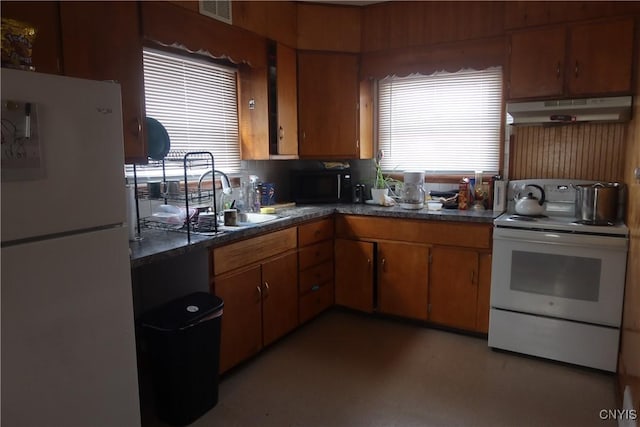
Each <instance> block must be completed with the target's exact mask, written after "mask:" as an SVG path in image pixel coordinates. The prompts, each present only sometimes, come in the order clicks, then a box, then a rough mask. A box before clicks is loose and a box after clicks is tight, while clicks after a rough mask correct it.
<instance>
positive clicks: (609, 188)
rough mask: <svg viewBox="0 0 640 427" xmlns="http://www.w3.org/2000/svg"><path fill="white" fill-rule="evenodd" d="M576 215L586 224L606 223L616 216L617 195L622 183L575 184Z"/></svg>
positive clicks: (612, 220) (613, 219) (613, 220)
mask: <svg viewBox="0 0 640 427" xmlns="http://www.w3.org/2000/svg"><path fill="white" fill-rule="evenodd" d="M573 188H574V189H575V190H576V202H575V209H576V217H577V218H578V220H579V221H584V222H585V223H587V224H594V225H600V224H602V225H608V224H610V223H613V222H615V221H616V219H617V216H618V197H619V194H620V189H621V188H622V184H620V183H618V182H612V183H602V182H596V183H595V184H577V185H574V186H573Z"/></svg>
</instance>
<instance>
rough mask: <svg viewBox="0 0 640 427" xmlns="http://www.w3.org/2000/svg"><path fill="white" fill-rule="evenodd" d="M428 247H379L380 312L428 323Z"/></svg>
mask: <svg viewBox="0 0 640 427" xmlns="http://www.w3.org/2000/svg"><path fill="white" fill-rule="evenodd" d="M428 274H429V247H428V246H423V245H415V244H408V243H395V242H380V243H378V310H379V311H380V312H382V313H387V314H393V315H396V316H402V317H409V318H413V319H421V320H427V281H428V277H429V276H428Z"/></svg>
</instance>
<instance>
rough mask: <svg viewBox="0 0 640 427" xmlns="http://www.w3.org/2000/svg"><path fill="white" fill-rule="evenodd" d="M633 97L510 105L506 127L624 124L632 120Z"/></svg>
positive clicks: (511, 103)
mask: <svg viewBox="0 0 640 427" xmlns="http://www.w3.org/2000/svg"><path fill="white" fill-rule="evenodd" d="M631 104H632V98H631V96H617V97H608V98H585V99H561V100H555V101H532V102H509V103H507V114H508V116H510V117H508V118H507V123H508V124H511V125H549V124H567V123H576V122H601V123H605V122H609V123H612V122H625V121H628V120H629V119H630V118H631Z"/></svg>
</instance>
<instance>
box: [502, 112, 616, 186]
mask: <svg viewBox="0 0 640 427" xmlns="http://www.w3.org/2000/svg"><path fill="white" fill-rule="evenodd" d="M626 128H627V125H626V124H624V123H610V124H576V125H568V126H557V127H544V126H523V127H517V128H515V129H514V132H513V139H512V143H511V147H510V154H509V178H510V179H527V178H574V179H593V180H602V181H622V180H623V178H624V174H623V165H624V155H625V150H626V142H625V141H626V140H625V137H626Z"/></svg>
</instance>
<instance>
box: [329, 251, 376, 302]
mask: <svg viewBox="0 0 640 427" xmlns="http://www.w3.org/2000/svg"><path fill="white" fill-rule="evenodd" d="M373 249H374V245H373V243H370V242H359V241H355V240H345V239H336V242H335V252H334V259H335V261H334V262H335V299H336V304H338V305H342V306H345V307H350V308H354V309H356V310H360V311H366V312H368V313H371V312H372V311H373Z"/></svg>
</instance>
